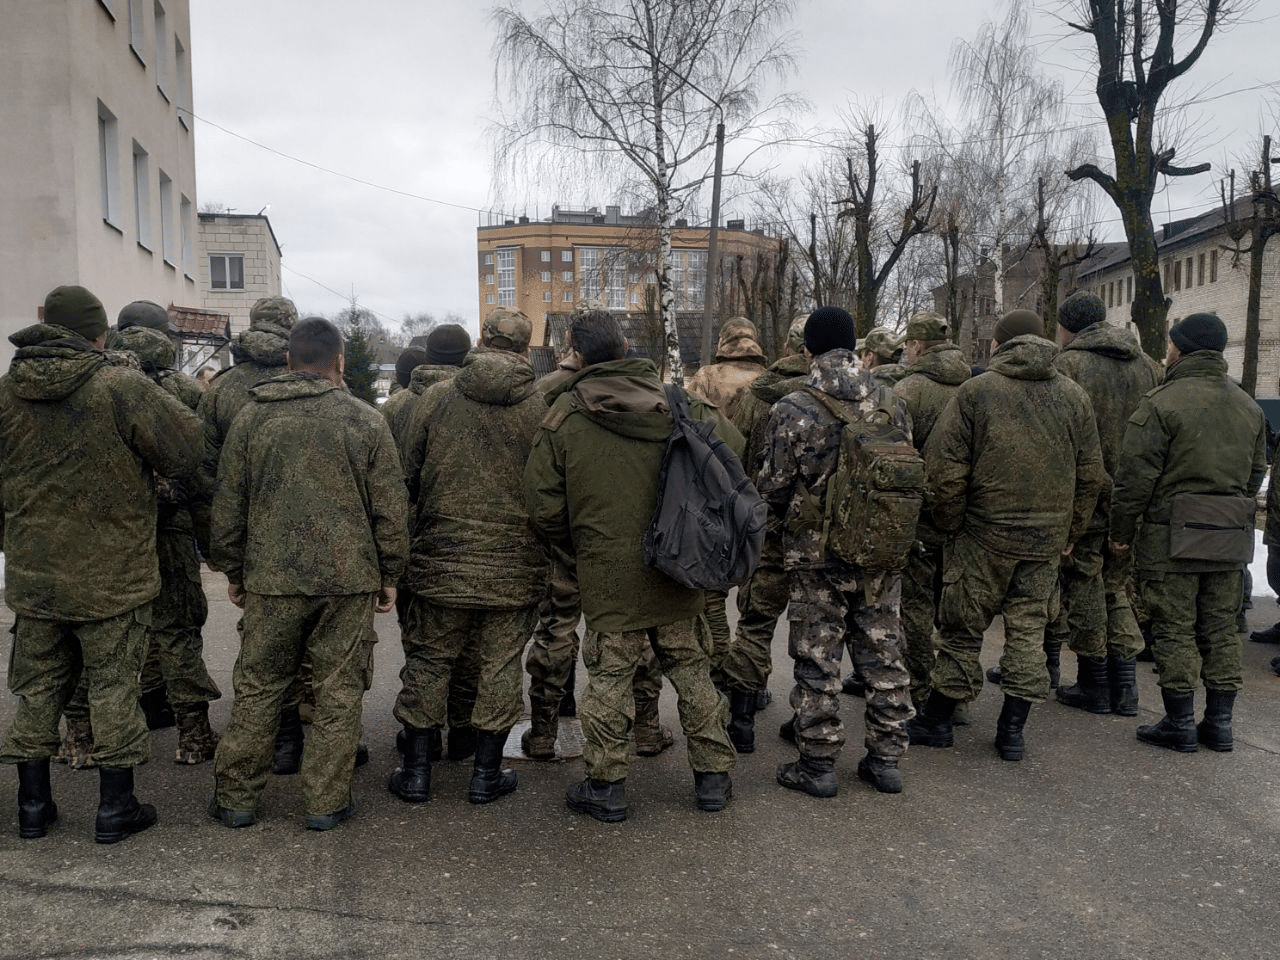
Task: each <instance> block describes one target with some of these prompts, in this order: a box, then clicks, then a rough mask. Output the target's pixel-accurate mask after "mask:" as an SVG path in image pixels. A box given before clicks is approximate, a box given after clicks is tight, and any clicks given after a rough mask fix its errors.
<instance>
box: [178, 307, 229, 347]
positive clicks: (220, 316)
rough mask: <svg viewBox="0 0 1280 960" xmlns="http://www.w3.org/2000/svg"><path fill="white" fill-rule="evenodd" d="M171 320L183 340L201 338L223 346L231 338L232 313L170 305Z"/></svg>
mask: <svg viewBox="0 0 1280 960" xmlns="http://www.w3.org/2000/svg"><path fill="white" fill-rule="evenodd" d="M169 321H170V322H171V323H172V324H173V325H174V326H175V327H177V328H178V336H179V337H181V338H182V339H183V340H201V341H206V342H208V343H216V344H218V345H219V346H221V345H222V344H224V343H227V342H229V341H230V340H231V314H229V313H217V312H215V311H213V310H201V309H199V308H198V307H176V306H173V305H172V304H170V306H169Z"/></svg>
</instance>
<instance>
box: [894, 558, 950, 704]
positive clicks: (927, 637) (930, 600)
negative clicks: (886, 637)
mask: <svg viewBox="0 0 1280 960" xmlns="http://www.w3.org/2000/svg"><path fill="white" fill-rule="evenodd" d="M941 602H942V546H941V545H938V546H929V545H927V544H925V543H917V544H916V545H915V546H914V547H913V548H912V549H911V552H910V553H909V554H908V555H907V565H906V566H905V567H903V568H902V641H903V650H904V652H905V656H906V661H907V671H908V672H909V673H910V674H911V702H912V703H913V704H915V705H916V706H917V707H923V706H924V702H925V700H927V699H928V697H929V674H930V673H931V672H932V670H933V662H934V660H935V658H936V656H937V655H936V654H935V653H934V648H933V634H934V628H935V626H936V625H937V622H938V607H939V605H940V604H941Z"/></svg>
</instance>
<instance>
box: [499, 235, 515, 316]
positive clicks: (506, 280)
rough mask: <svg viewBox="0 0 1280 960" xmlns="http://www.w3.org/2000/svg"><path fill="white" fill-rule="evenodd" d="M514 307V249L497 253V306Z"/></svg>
mask: <svg viewBox="0 0 1280 960" xmlns="http://www.w3.org/2000/svg"><path fill="white" fill-rule="evenodd" d="M515 305H516V251H515V248H509V249H506V250H499V251H498V306H500V307H514V306H515Z"/></svg>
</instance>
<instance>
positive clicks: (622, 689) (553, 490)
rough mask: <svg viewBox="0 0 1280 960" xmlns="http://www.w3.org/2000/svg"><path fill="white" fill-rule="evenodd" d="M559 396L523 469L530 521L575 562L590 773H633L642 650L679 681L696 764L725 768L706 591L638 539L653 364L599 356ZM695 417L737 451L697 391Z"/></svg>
mask: <svg viewBox="0 0 1280 960" xmlns="http://www.w3.org/2000/svg"><path fill="white" fill-rule="evenodd" d="M548 397H549V398H550V399H551V401H552V405H551V409H550V411H548V412H547V413H546V416H545V418H544V419H543V422H542V429H541V430H540V432H539V433H538V436H537V438H536V440H535V442H534V447H533V451H532V453H531V454H530V456H529V462H528V465H527V466H526V468H525V472H524V488H525V497H526V500H527V502H528V506H529V514H530V519H531V521H532V523H533V525H534V527H535V529H536V530H537V531H538V533H539V534H540V535H541V536H542V537H543V538H544V539H545V540H546V541H547V542H548V543H549V544H551V545H554V546H557V547H559V548H560V549H561V550H563V551H565V552H568V553H572V554H573V555H574V556H575V557H576V558H577V561H578V578H579V587H580V590H581V597H582V612H583V616H584V617H585V619H586V625H587V630H588V631H589V632H588V634H587V639H585V640H584V641H583V663H584V664H585V665H586V668H587V674H588V679H587V687H586V692H585V694H584V696H583V698H582V701H581V703H580V705H579V717H580V718H581V720H582V729H583V733H584V734H585V735H586V746H585V748H584V752H583V759H584V760H585V762H586V767H587V773H588V775H589V776H590V778H591V779H592V780H595V781H598V782H602V783H618V782H620V781H622V780H624V779H625V777H626V775H627V746H628V743H627V741H628V734H629V733H630V730H631V727H632V723H633V722H634V717H635V697H634V696H633V693H632V678H633V676H634V674H635V672H636V669H637V667H638V665H639V664H640V662H641V659H642V657H643V654H644V651H645V649H646V648H649V647H651V648H652V649H653V651H654V652H655V654H656V656H657V660H658V663H659V665H660V666H661V668H662V672H663V673H664V674H665V675H666V676H667V678H668V679H669V680H670V681H671V684H672V686H673V687H675V690H676V695H677V697H678V706H679V714H680V724H681V727H682V728H683V729H684V733H685V736H686V737H687V739H688V746H689V764H690V766H691V767H692V768H693V770H694V771H695V772H698V773H727V772H728V771H729V770H730V769H732V767H733V765H734V761H735V754H734V750H733V746H732V745H731V744H730V743H729V738H728V735H727V734H726V732H725V723H726V721H727V719H728V709H727V704H726V701H725V698H724V697H723V696H721V695H720V694H719V693H718V692H717V691H716V689H715V687H714V686H713V685H712V683H711V677H710V673H709V661H708V646H709V643H708V640H707V638H706V636H705V634H704V631H702V630H700V629H699V628H698V625H697V624H698V614H699V613H700V612H701V610H702V603H703V597H702V592H701V591H698V590H690V589H688V588H686V587H683V586H680V585H679V584H677V583H676V582H675V581H673V580H671V579H669V578H667V577H666V576H664V575H663V574H661V573H659V572H658V571H656V570H653V569H650V568H649V567H647V566H646V565H645V563H644V551H643V550H642V549H641V542H642V540H643V537H644V531H645V530H646V529H647V528H648V526H649V521H650V519H651V518H652V516H653V511H654V507H655V504H656V503H657V494H658V491H657V477H658V468H659V466H660V464H661V461H662V455H663V452H664V449H665V446H666V441H667V438H668V437H669V436H670V434H671V428H672V421H671V413H670V411H669V409H668V407H667V399H666V394H665V393H664V392H663V386H662V382H661V380H660V379H659V377H658V373H657V370H656V369H655V368H654V366H653V364H652V363H651V362H650V361H648V360H642V359H624V360H615V361H610V362H607V363H598V364H593V365H592V366H589V367H587V368H586V369H584V370H582V371H580V372H579V373H577V374H575V375H574V376H572V377H570V378H568V379H567V380H565V381H564V382H562V383H561V384H560V385H559V386H557V387H555V388H553V389H552V391H551V392H550V393H549V394H548ZM690 410H691V413H692V416H693V417H694V418H695V419H698V420H714V421H715V423H716V430H717V432H718V433H719V434H720V435H721V437H722V438H723V439H724V440H725V442H726V443H728V444H729V445H730V447H731V448H732V449H734V450H735V452H740V451H741V449H742V437H741V434H739V433H738V432H737V430H736V429H734V428H733V426H732V425H731V424H729V423H728V422H727V421H725V420H724V419H723V418H722V417H720V416H719V415H718V414H717V413H716V411H715V408H713V407H711V406H709V405H707V404H705V403H704V402H703V401H702V400H701V399H700V398H698V397H697V396H691V397H690Z"/></svg>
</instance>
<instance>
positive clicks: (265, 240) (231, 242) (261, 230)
mask: <svg viewBox="0 0 1280 960" xmlns="http://www.w3.org/2000/svg"><path fill="white" fill-rule="evenodd" d="M199 250H200V255H199V261H200V263H199V265H198V282H199V285H200V301H199V303H200V306H201V307H202V308H203V309H205V310H216V311H217V312H219V313H226V314H230V315H231V332H232V334H237V333H240V332H241V331H243V330H247V329H248V328H249V308H250V307H252V306H253V305H254V303H255V302H257V301H258V300H259V299H261V298H262V297H278V296H280V248H279V247H278V246H277V245H276V240H275V236H274V235H273V234H272V232H271V224H270V222H269V221H268V220H267V218H266V217H265V216H256V215H243V214H223V213H218V214H209V213H202V214H200V244H199ZM212 254H239V255H240V256H242V257H244V289H243V290H214V289H213V287H212V285H211V283H210V276H209V257H210V255H212Z"/></svg>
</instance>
